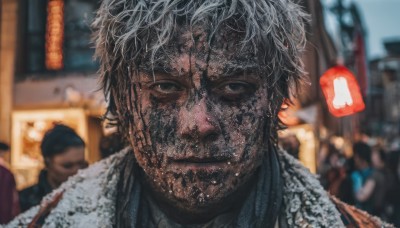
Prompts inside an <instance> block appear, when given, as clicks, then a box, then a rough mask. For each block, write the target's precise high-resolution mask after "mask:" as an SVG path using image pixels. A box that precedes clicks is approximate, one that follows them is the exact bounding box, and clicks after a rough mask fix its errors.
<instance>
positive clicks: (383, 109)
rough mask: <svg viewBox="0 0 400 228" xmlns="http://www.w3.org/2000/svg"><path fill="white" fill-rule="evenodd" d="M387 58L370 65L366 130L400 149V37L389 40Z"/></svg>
mask: <svg viewBox="0 0 400 228" xmlns="http://www.w3.org/2000/svg"><path fill="white" fill-rule="evenodd" d="M384 46H385V49H386V52H387V56H386V57H383V58H380V59H374V60H372V61H371V62H370V66H371V93H370V96H369V104H370V105H369V108H368V119H369V120H370V121H371V122H370V123H369V124H368V125H367V127H368V130H369V132H371V135H375V136H380V137H384V138H385V139H386V140H387V144H388V145H389V146H391V147H392V149H399V148H400V139H399V136H400V38H399V39H391V40H386V41H385V42H384Z"/></svg>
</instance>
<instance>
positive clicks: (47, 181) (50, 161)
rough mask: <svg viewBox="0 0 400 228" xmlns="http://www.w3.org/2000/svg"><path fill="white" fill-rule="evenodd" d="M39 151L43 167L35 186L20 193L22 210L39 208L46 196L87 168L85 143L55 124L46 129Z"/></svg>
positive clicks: (69, 130) (66, 128) (68, 130)
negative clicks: (37, 206)
mask: <svg viewBox="0 0 400 228" xmlns="http://www.w3.org/2000/svg"><path fill="white" fill-rule="evenodd" d="M40 149H41V152H42V156H43V159H44V164H45V168H44V169H43V170H42V171H41V172H40V174H39V181H38V183H37V184H36V185H33V186H31V187H28V188H26V189H24V190H22V191H21V192H20V193H19V196H20V205H21V210H22V211H25V210H27V209H29V208H31V207H32V206H35V205H38V204H39V203H40V201H41V200H42V198H43V197H44V196H45V195H47V194H48V193H50V192H51V191H52V190H53V189H56V188H58V187H59V186H60V185H61V184H62V183H63V182H65V181H66V180H67V179H68V177H70V176H72V175H74V174H76V173H77V171H78V170H79V169H82V168H85V167H87V162H86V161H85V142H84V141H83V139H82V138H81V137H80V136H79V135H78V134H77V133H76V132H75V131H74V130H73V129H72V128H70V127H68V126H65V125H62V124H56V125H55V126H54V127H53V128H52V129H50V130H48V131H47V132H46V133H45V135H44V137H43V140H42V142H41V145H40Z"/></svg>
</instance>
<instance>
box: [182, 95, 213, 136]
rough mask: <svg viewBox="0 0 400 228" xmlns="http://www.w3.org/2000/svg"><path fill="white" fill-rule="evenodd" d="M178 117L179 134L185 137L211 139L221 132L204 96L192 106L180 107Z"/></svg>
mask: <svg viewBox="0 0 400 228" xmlns="http://www.w3.org/2000/svg"><path fill="white" fill-rule="evenodd" d="M179 119H180V123H179V134H181V136H182V137H183V138H186V139H194V140H199V141H204V140H211V141H212V140H216V139H217V137H218V135H219V134H220V132H221V129H220V127H219V125H218V122H217V119H216V117H215V115H213V114H212V112H210V110H208V108H207V104H206V98H204V97H203V98H202V99H201V100H199V101H198V102H196V103H195V104H194V105H193V106H192V107H190V108H182V109H181V111H180V113H179Z"/></svg>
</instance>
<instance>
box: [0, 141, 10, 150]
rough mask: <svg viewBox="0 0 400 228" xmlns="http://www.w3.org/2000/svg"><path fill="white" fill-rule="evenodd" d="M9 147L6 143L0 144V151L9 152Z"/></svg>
mask: <svg viewBox="0 0 400 228" xmlns="http://www.w3.org/2000/svg"><path fill="white" fill-rule="evenodd" d="M9 150H10V146H9V145H8V144H7V143H4V142H0V151H9Z"/></svg>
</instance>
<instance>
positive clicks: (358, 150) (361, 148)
mask: <svg viewBox="0 0 400 228" xmlns="http://www.w3.org/2000/svg"><path fill="white" fill-rule="evenodd" d="M371 152H372V151H371V147H370V146H368V145H367V144H366V143H363V142H356V143H354V145H353V153H354V155H357V156H358V157H359V158H361V159H362V160H364V161H366V162H367V163H368V164H371Z"/></svg>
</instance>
